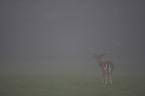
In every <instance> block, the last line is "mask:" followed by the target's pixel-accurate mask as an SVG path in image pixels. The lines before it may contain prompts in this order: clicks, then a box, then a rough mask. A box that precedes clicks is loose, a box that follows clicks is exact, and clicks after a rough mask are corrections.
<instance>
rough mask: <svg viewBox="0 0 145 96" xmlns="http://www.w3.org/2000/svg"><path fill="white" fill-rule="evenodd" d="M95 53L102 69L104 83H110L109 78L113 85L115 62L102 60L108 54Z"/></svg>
mask: <svg viewBox="0 0 145 96" xmlns="http://www.w3.org/2000/svg"><path fill="white" fill-rule="evenodd" d="M94 55H95V58H96V61H97V63H98V64H99V66H100V68H101V71H102V84H105V85H108V79H109V81H110V84H111V85H112V72H113V71H114V64H113V62H112V61H102V60H101V59H102V58H103V57H104V56H105V55H106V54H102V55H99V56H98V55H97V54H95V53H94ZM104 80H105V82H104Z"/></svg>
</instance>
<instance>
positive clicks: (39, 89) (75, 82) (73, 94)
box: [0, 75, 145, 96]
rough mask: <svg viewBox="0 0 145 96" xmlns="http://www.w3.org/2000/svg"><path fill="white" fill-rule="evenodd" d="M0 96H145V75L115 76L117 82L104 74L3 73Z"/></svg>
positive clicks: (0, 77)
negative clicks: (107, 82)
mask: <svg viewBox="0 0 145 96" xmlns="http://www.w3.org/2000/svg"><path fill="white" fill-rule="evenodd" d="M0 96H145V76H113V85H108V86H104V85H102V84H101V77H100V76H73V75H68V76H64V75H48V76H41V75H38V76H30V75H27V76H26V75H19V76H18V75H17V76H16V75H15V76H14V75H13V76H12V75H11V76H0Z"/></svg>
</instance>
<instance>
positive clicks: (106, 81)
mask: <svg viewBox="0 0 145 96" xmlns="http://www.w3.org/2000/svg"><path fill="white" fill-rule="evenodd" d="M107 79H108V78H107V74H105V85H107V83H108V80H107Z"/></svg>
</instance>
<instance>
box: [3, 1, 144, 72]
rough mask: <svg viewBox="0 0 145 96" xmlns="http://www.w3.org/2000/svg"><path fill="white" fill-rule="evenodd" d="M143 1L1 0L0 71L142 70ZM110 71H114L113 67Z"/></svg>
mask: <svg viewBox="0 0 145 96" xmlns="http://www.w3.org/2000/svg"><path fill="white" fill-rule="evenodd" d="M144 17H145V1H144V0H0V26H1V27H0V74H2V73H40V74H41V73H42V74H43V73H46V74H49V73H81V74H90V73H95V74H97V72H100V70H99V67H98V64H97V63H96V61H95V58H94V56H93V53H96V54H102V53H107V55H106V56H105V57H104V59H103V60H112V61H113V62H114V63H115V68H116V69H115V71H116V73H117V72H118V73H119V72H122V73H123V72H134V73H143V74H145V71H144V68H145V61H144V60H145V18H144ZM114 73H115V72H114Z"/></svg>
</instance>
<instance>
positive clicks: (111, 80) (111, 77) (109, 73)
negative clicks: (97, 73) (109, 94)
mask: <svg viewBox="0 0 145 96" xmlns="http://www.w3.org/2000/svg"><path fill="white" fill-rule="evenodd" d="M109 79H110V84H111V85H112V77H111V73H109Z"/></svg>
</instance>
